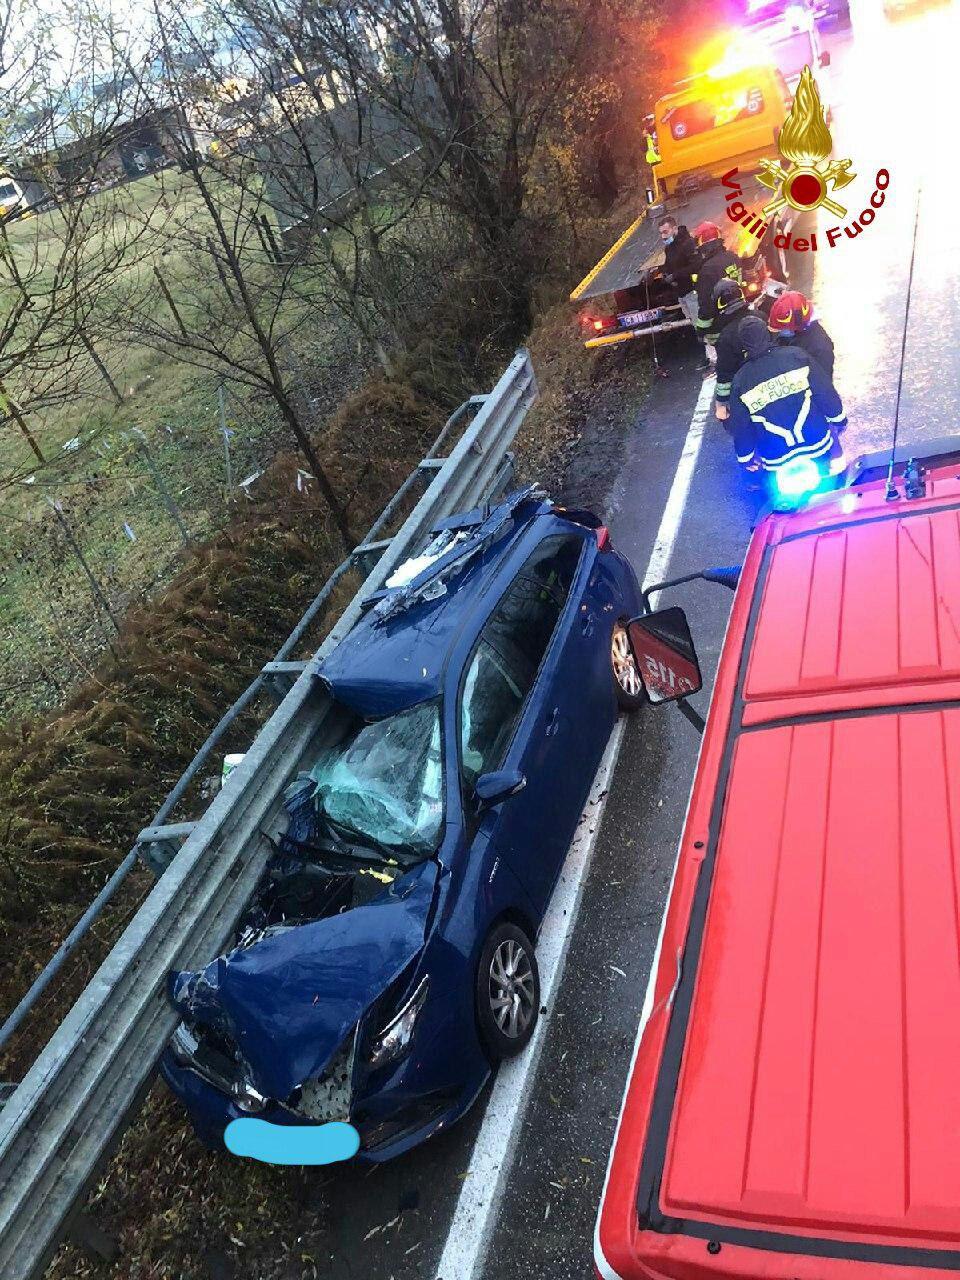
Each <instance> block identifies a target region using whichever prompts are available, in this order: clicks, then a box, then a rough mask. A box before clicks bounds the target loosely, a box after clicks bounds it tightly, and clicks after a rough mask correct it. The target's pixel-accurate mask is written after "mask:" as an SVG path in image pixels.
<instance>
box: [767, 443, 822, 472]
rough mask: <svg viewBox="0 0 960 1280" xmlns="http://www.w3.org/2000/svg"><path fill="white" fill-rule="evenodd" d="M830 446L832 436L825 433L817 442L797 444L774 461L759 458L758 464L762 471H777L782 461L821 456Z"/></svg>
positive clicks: (782, 463)
mask: <svg viewBox="0 0 960 1280" xmlns="http://www.w3.org/2000/svg"><path fill="white" fill-rule="evenodd" d="M832 448H833V436H832V435H830V434H827V435H826V436H825V437H824V438H823V440H821V441H820V443H819V444H815V445H797V447H796V448H795V449H791V450H790V451H789V452H788V453H784V454H781V455H780V457H779V458H777V459H776V461H768V460H767V459H766V458H761V459H760V465H761V467H763V469H764V471H779V470H780V468H781V467H782V466H783V465H784V463H787V462H792V461H793V459H794V458H822V457H823V455H824V454H825V453H829V452H830V450H831V449H832Z"/></svg>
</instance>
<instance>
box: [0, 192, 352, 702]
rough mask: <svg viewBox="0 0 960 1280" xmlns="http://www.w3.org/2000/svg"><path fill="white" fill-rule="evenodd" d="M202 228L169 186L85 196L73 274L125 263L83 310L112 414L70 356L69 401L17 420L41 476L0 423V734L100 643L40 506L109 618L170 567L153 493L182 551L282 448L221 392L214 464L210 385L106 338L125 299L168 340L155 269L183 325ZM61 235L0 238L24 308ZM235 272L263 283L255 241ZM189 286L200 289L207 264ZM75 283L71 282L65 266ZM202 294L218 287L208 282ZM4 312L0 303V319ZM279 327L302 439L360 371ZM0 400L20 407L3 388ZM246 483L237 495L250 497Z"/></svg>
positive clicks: (229, 391) (320, 333)
mask: <svg viewBox="0 0 960 1280" xmlns="http://www.w3.org/2000/svg"><path fill="white" fill-rule="evenodd" d="M100 204H102V208H100V207H99V206H100ZM202 216H203V211H202V209H201V208H200V205H199V199H198V196H197V194H196V191H195V189H194V188H193V187H192V185H191V184H190V182H189V181H188V179H186V178H185V177H184V176H183V175H181V174H179V173H178V172H176V171H173V170H165V171H163V172H161V173H159V174H157V175H156V176H151V177H147V178H143V179H140V180H139V181H136V182H132V183H130V184H128V185H126V186H124V187H120V188H116V189H115V190H113V191H108V192H103V193H101V194H100V195H99V196H98V197H97V198H96V199H95V200H94V201H92V202H91V206H90V209H89V213H88V218H89V221H90V223H91V225H92V227H93V229H92V230H91V232H90V234H89V235H88V236H87V237H86V238H85V239H84V240H83V246H82V253H81V255H80V256H81V259H83V258H86V259H87V260H88V262H89V261H91V260H92V261H99V260H100V254H101V253H102V241H103V239H104V237H105V236H106V235H107V234H108V228H109V227H110V226H116V227H120V228H121V230H119V231H114V232H113V234H115V235H116V237H117V239H118V241H121V242H123V243H124V244H125V246H126V247H125V251H124V256H123V258H122V261H121V263H120V265H119V266H117V267H116V269H115V270H113V271H112V272H110V274H109V275H108V277H107V279H106V281H105V283H104V284H103V286H102V287H101V288H100V289H99V291H98V292H97V294H96V303H95V306H94V310H93V314H92V316H91V319H90V322H89V325H88V329H89V332H90V334H91V336H92V340H93V342H94V345H95V347H96V349H97V353H98V355H99V357H100V358H101V360H102V361H103V363H104V364H105V366H106V368H107V370H108V373H109V375H110V377H111V379H112V381H113V383H114V385H115V387H116V389H117V391H118V392H119V393H120V395H121V397H122V399H121V402H120V403H119V404H118V403H116V400H115V397H114V395H113V392H112V391H111V389H110V388H109V387H108V385H107V383H106V382H105V381H104V379H103V378H102V376H101V375H100V373H99V371H98V370H97V368H96V366H95V364H94V363H93V361H92V360H91V359H89V358H88V357H86V356H85V355H83V354H81V356H80V357H78V359H77V362H76V364H77V377H78V379H79V387H80V390H81V392H82V394H78V395H77V396H75V397H74V396H71V397H70V398H69V399H68V400H67V401H66V402H64V403H57V404H53V405H50V406H48V407H46V408H43V409H38V410H37V411H36V412H31V413H28V415H27V422H28V425H29V427H30V429H31V431H32V433H33V435H34V436H35V438H36V439H37V441H38V442H39V444H40V447H41V449H42V451H43V453H44V455H45V457H46V458H47V459H48V460H49V463H48V465H47V466H43V467H41V466H38V464H37V460H36V458H35V457H34V455H33V453H32V451H31V449H30V447H29V445H28V443H27V442H26V440H25V439H24V438H23V436H22V435H21V434H20V432H19V430H18V429H17V426H16V424H15V422H14V421H13V420H12V419H10V420H8V422H7V424H6V426H5V428H4V430H3V431H2V432H0V485H2V488H0V719H7V720H9V719H11V718H13V717H15V716H17V715H22V714H30V713H33V712H36V711H42V710H43V709H45V708H48V707H51V706H55V705H57V704H59V703H60V702H62V700H63V697H64V695H65V694H66V693H68V692H69V690H70V689H71V688H72V687H73V685H74V684H75V683H76V682H77V681H78V680H80V679H83V678H85V677H89V676H90V674H91V673H92V670H93V668H94V666H95V665H96V658H97V655H98V653H99V652H100V651H101V649H102V648H103V646H104V644H105V643H106V642H114V641H115V630H114V626H113V623H112V621H111V619H110V617H109V616H108V614H107V613H106V612H105V611H104V608H103V607H102V605H101V604H100V603H99V602H98V600H97V599H96V596H95V594H94V592H93V591H92V590H91V587H90V584H89V581H88V579H87V576H86V575H85V573H84V570H83V568H82V566H81V564H80V562H79V560H78V558H77V556H76V554H75V552H74V550H73V548H72V547H71V546H70V543H69V540H68V535H67V533H66V532H65V531H64V529H63V527H62V525H61V524H60V523H59V522H58V520H57V518H56V516H55V515H54V513H53V511H51V509H50V505H49V504H50V502H51V501H58V502H60V503H61V504H62V509H63V517H64V519H65V520H66V522H67V523H68V525H69V528H70V533H71V534H72V535H73V537H74V538H75V539H76V541H77V542H78V543H79V545H80V548H81V552H82V554H83V556H84V558H85V559H86V561H87V563H88V565H89V567H90V570H91V571H92V573H93V575H94V577H95V579H96V580H97V583H98V586H99V588H100V589H101V591H102V594H103V595H104V596H105V597H106V599H107V601H108V608H109V611H110V612H111V613H113V614H114V615H115V616H117V617H122V616H123V614H124V613H125V612H126V611H127V610H128V609H129V608H131V607H136V606H137V605H139V604H142V603H143V602H144V601H145V600H146V599H147V597H148V596H149V594H150V593H151V592H154V591H155V590H156V589H157V587H158V586H159V585H160V584H161V583H163V582H165V581H169V580H170V578H171V577H172V576H173V575H174V574H175V573H176V571H177V569H178V567H179V566H180V565H181V564H182V562H183V561H182V552H183V547H184V540H183V536H182V533H181V530H180V528H179V526H178V523H177V520H176V518H175V517H174V515H172V514H171V511H170V510H169V506H168V502H167V498H166V497H165V495H164V493H163V491H162V489H166V491H167V494H169V497H170V499H172V501H173V502H174V504H175V505H176V507H177V509H178V511H179V514H180V517H181V518H182V521H183V523H184V525H185V526H186V529H187V531H188V534H189V536H190V538H191V539H193V540H194V541H195V542H198V543H203V542H204V541H206V540H207V539H209V538H210V537H212V536H213V535H215V534H216V533H217V532H218V531H219V530H220V529H222V528H224V527H225V526H226V525H228V524H229V523H230V521H231V520H232V519H233V518H234V517H235V516H237V514H238V511H239V514H240V515H241V516H242V515H243V512H242V510H239V509H240V508H243V507H245V506H246V505H247V502H248V499H247V497H246V493H245V491H244V490H242V489H241V488H239V484H240V482H241V481H243V480H244V479H246V478H247V477H249V476H250V475H252V474H254V473H256V472H257V471H260V470H262V469H263V468H265V467H266V466H267V465H268V464H269V462H270V460H271V459H272V458H273V457H274V456H275V454H276V453H277V451H278V450H279V449H281V448H283V447H289V436H288V434H287V432H286V429H285V428H284V426H283V424H282V423H281V421H280V418H279V415H278V413H277V411H276V406H275V405H274V403H273V401H272V400H271V399H270V397H269V396H267V395H265V394H263V393H258V392H256V391H254V390H252V389H251V388H249V387H244V386H242V385H240V384H238V383H236V382H230V381H227V382H226V383H225V396H224V418H225V422H226V425H227V428H228V429H229V431H230V432H231V434H230V437H229V463H228V460H227V457H226V455H225V446H224V439H223V434H222V431H221V419H220V410H219V404H218V396H217V381H218V380H217V377H216V376H215V375H214V374H213V373H209V372H204V371H203V370H200V369H198V368H196V367H194V366H192V365H191V364H189V363H186V362H185V361H183V360H177V359H172V358H170V356H168V355H164V354H163V353H161V352H159V351H157V350H156V349H154V348H151V347H150V346H147V345H145V344H144V343H143V342H138V341H137V339H136V335H135V334H134V333H132V332H131V333H130V334H127V335H124V333H123V332H122V326H121V329H120V330H118V329H117V319H116V317H117V315H118V314H122V310H123V307H124V305H125V300H128V299H129V298H131V297H133V298H136V297H137V296H138V295H141V294H142V293H143V291H146V292H147V295H148V296H149V297H152V298H153V299H154V301H155V304H156V308H157V311H158V314H163V315H164V316H165V317H166V323H168V324H170V323H171V318H170V316H169V315H168V314H167V304H166V303H165V301H164V299H163V297H162V296H161V294H160V291H159V287H158V285H157V284H156V281H155V279H154V277H153V275H152V272H153V268H154V267H155V266H156V267H158V268H159V269H160V270H161V271H162V274H163V278H164V281H165V283H166V284H167V285H168V287H169V289H170V292H171V295H172V296H173V298H174V303H175V305H177V306H179V307H181V308H183V309H184V314H188V312H187V308H188V307H195V306H197V305H198V303H199V304H200V305H201V306H202V303H203V298H204V296H205V294H204V287H205V286H198V283H197V275H196V271H197V264H196V253H195V250H191V249H190V244H191V243H194V242H195V241H196V239H197V236H198V234H199V233H198V231H197V227H198V225H199V220H200V219H201V218H202ZM61 219H62V215H61V213H60V212H59V211H57V210H54V211H52V212H48V213H45V214H42V215H40V216H38V217H35V218H28V219H25V220H23V221H21V222H18V223H13V224H11V225H10V227H9V228H8V229H7V236H8V239H9V246H10V250H11V254H12V255H13V257H14V258H15V260H16V261H18V263H19V264H20V265H21V268H22V269H23V270H24V272H25V273H26V271H27V267H28V265H29V264H32V263H36V264H37V274H36V275H35V277H33V278H32V283H31V288H33V289H34V290H35V291H37V292H38V293H40V295H41V296H42V295H43V292H44V289H45V288H46V287H48V286H49V284H50V280H51V279H52V276H53V273H54V271H55V270H56V268H57V264H58V261H59V257H60V255H61V254H62V252H63V249H62V228H61V227H60V225H59V220H61ZM174 223H175V224H176V226H178V227H181V228H183V231H184V238H183V240H182V242H179V247H178V239H177V237H176V236H171V234H170V231H171V225H172V224H174ZM243 260H244V263H245V266H246V269H247V270H248V271H249V274H250V280H251V282H252V283H253V284H254V285H255V284H256V282H257V280H258V279H259V278H260V276H261V275H262V274H263V273H264V272H269V271H271V270H273V268H271V267H270V266H269V264H267V263H266V261H265V259H264V255H263V252H262V249H261V247H260V245H259V242H258V241H254V243H253V245H252V247H250V248H248V249H247V251H246V252H245V255H244V259H243ZM206 269H207V270H208V271H209V272H212V268H211V267H210V266H209V263H207V268H206ZM77 270H78V272H80V273H81V274H82V272H83V270H84V268H83V262H82V261H81V263H80V264H79V265H78V267H77ZM210 287H211V288H215V287H218V285H217V282H216V280H213V281H212V283H211V284H210ZM7 301H9V299H8V298H5V297H4V295H3V291H2V289H0V307H2V306H4V305H5V303H6V302H7ZM292 310H293V307H292V304H291V311H292ZM107 318H109V324H108V323H107ZM294 322H296V326H297V350H298V354H299V361H300V365H299V368H298V369H297V370H296V371H295V376H296V377H297V378H299V376H300V369H303V371H304V378H305V381H306V385H305V386H303V388H302V391H303V394H304V403H306V397H309V399H310V401H311V403H312V406H313V410H314V413H315V416H316V420H317V422H320V421H322V420H323V418H324V417H325V416H327V415H328V414H329V413H330V412H332V410H333V409H335V408H336V405H337V404H338V403H339V402H340V401H341V400H342V399H343V398H344V396H346V395H347V394H349V393H350V392H351V391H353V390H355V389H356V387H357V386H358V385H359V384H360V382H361V381H362V379H363V378H364V377H365V376H366V374H367V372H368V369H369V365H368V363H367V362H366V361H365V360H364V359H363V358H361V357H360V356H358V352H357V349H356V344H355V342H354V341H353V340H352V339H351V338H350V337H349V336H348V335H347V334H345V333H344V332H343V327H342V325H341V324H338V323H336V322H335V321H334V320H333V319H331V318H330V317H328V316H325V315H323V314H321V313H320V312H319V311H318V312H317V313H316V315H311V316H310V317H309V318H308V319H307V320H304V319H303V317H302V316H294V315H292V314H291V317H290V323H291V324H293V323H294ZM110 327H112V329H113V332H114V337H113V339H112V340H110V341H108V340H107V339H105V338H103V337H102V336H101V330H104V329H109V328H110ZM8 389H9V391H10V392H11V394H13V395H14V396H17V395H22V388H19V387H18V386H17V385H16V379H11V380H10V385H9V387H8ZM138 432H142V436H141V435H139V434H137V433H138ZM145 449H146V450H147V451H149V452H148V454H147V453H145ZM228 466H229V478H230V481H231V485H230V488H229V489H228V487H227V480H228ZM152 468H153V469H155V471H156V472H157V473H158V475H159V480H158V478H157V476H155V475H154V474H153V470H152ZM258 484H259V481H255V482H254V483H253V484H252V485H251V486H250V488H249V493H250V495H251V497H254V498H255V497H256V493H257V486H258ZM290 486H291V490H290V494H289V495H287V497H288V498H289V499H290V501H293V502H296V501H298V497H299V495H298V492H297V489H296V473H295V472H294V473H293V474H292V476H291V478H290Z"/></svg>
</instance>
